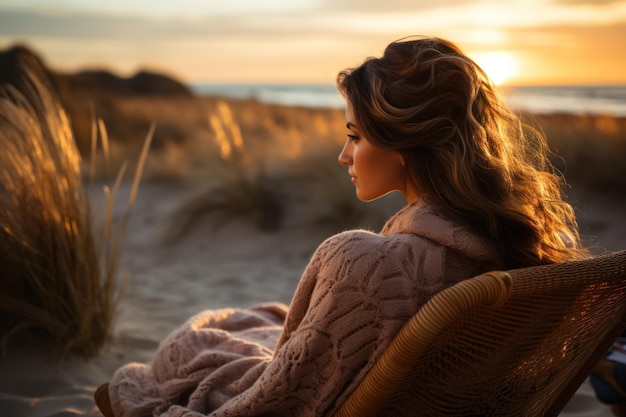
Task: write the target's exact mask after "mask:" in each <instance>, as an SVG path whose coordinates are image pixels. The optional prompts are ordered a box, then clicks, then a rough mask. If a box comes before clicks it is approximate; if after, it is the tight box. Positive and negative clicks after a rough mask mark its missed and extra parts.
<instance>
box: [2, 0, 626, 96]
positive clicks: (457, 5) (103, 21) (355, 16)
mask: <svg viewBox="0 0 626 417" xmlns="http://www.w3.org/2000/svg"><path fill="white" fill-rule="evenodd" d="M411 35H427V36H438V37H442V38H445V39H448V40H451V41H452V42H454V43H456V44H457V45H459V46H460V47H461V48H462V49H463V50H464V51H465V52H466V53H467V54H468V55H469V56H470V57H472V58H473V59H474V60H476V61H477V62H478V63H479V64H480V65H481V66H482V67H483V68H484V69H485V70H486V71H487V73H488V74H489V75H490V76H491V77H492V79H493V80H494V81H495V82H496V83H499V84H500V83H501V84H505V85H506V84H509V85H578V84H626V0H486V1H482V0H0V49H6V48H9V47H11V46H13V45H15V44H18V43H19V44H22V45H26V46H28V47H30V48H31V49H33V50H34V51H35V52H37V53H39V54H40V55H41V56H42V58H43V59H44V61H45V62H46V64H48V65H49V66H50V67H52V68H53V69H55V70H58V71H64V72H73V71H78V70H83V69H106V70H110V71H113V72H115V73H117V74H119V75H121V76H130V75H132V74H133V73H134V72H136V71H138V70H151V71H159V72H164V73H166V74H169V75H171V76H174V77H176V78H178V79H180V80H181V81H184V82H187V83H201V82H206V83H325V84H332V83H334V80H335V76H336V74H337V72H338V71H340V70H342V69H344V68H347V67H353V66H356V65H359V64H360V63H361V62H362V61H363V59H365V58H366V57H368V56H379V55H380V54H381V53H382V51H383V50H384V47H385V46H386V45H387V44H388V43H389V42H391V41H393V40H396V39H399V38H402V37H406V36H411Z"/></svg>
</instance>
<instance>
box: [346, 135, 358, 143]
mask: <svg viewBox="0 0 626 417" xmlns="http://www.w3.org/2000/svg"><path fill="white" fill-rule="evenodd" d="M347 136H348V140H351V141H353V142H356V141H357V140H359V137H358V136H357V135H350V134H348V135H347Z"/></svg>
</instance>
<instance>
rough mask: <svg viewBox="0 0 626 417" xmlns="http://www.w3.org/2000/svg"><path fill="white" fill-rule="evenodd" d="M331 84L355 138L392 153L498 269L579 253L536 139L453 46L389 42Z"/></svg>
mask: <svg viewBox="0 0 626 417" xmlns="http://www.w3.org/2000/svg"><path fill="white" fill-rule="evenodd" d="M337 85H338V88H339V90H340V92H341V93H342V94H343V95H344V97H345V98H346V99H347V100H348V101H350V103H351V104H352V106H353V108H354V114H355V118H356V121H357V123H358V126H359V129H360V130H361V132H363V135H364V136H365V137H367V138H368V140H369V141H370V142H372V144H374V145H375V146H379V147H381V148H387V149H394V150H397V151H399V152H400V153H401V154H402V156H403V157H404V160H405V162H406V166H407V168H408V175H409V181H411V184H412V185H413V186H414V187H415V189H416V190H418V191H419V192H420V193H423V194H424V195H425V198H428V199H429V201H431V202H432V203H434V204H436V205H438V206H439V207H440V208H441V209H442V210H443V211H444V212H445V213H446V215H448V216H449V217H450V218H452V219H456V220H457V221H460V222H462V223H464V224H467V225H468V226H470V227H471V228H473V229H474V230H475V231H476V232H478V233H480V234H482V235H486V236H487V237H489V238H490V239H491V240H492V241H493V242H494V243H495V244H496V245H497V246H498V247H499V250H500V253H501V257H502V259H503V261H504V263H505V266H506V267H509V268H516V267H522V266H528V265H538V264H546V263H553V262H561V261H565V260H568V259H572V258H579V257H581V256H584V255H586V251H584V250H583V249H582V247H581V243H580V237H579V234H578V226H577V224H576V220H575V217H574V212H573V209H572V207H571V206H570V205H569V204H567V203H566V202H565V201H564V199H563V196H562V194H561V186H562V185H563V179H562V177H561V176H560V175H557V173H556V172H555V170H554V168H553V167H552V165H551V164H550V162H549V160H548V157H547V155H548V149H547V145H546V140H545V138H544V137H543V135H542V134H540V132H538V131H537V130H535V129H532V128H531V127H529V126H527V125H525V124H523V123H522V122H521V121H520V120H519V118H518V117H517V116H516V115H515V114H514V113H513V112H512V111H511V110H510V109H509V108H508V107H507V106H506V105H505V103H504V101H503V100H502V98H501V97H500V95H499V94H498V92H497V90H496V89H495V88H494V87H493V85H492V84H491V82H490V81H489V79H488V77H487V75H486V74H485V73H484V72H483V70H482V69H481V68H480V67H479V66H478V65H477V64H476V63H475V62H473V61H472V60H471V59H470V58H468V57H467V56H466V55H465V54H464V53H463V52H462V51H461V50H460V49H459V48H458V47H457V46H455V45H454V44H452V43H450V42H448V41H445V40H442V39H438V38H411V39H402V40H399V41H396V42H392V43H391V44H390V45H388V46H387V48H386V49H385V52H384V54H383V56H382V57H380V58H368V59H366V60H365V62H364V63H363V64H362V65H360V66H359V67H357V68H353V69H347V70H344V71H342V72H340V73H339V75H338V77H337Z"/></svg>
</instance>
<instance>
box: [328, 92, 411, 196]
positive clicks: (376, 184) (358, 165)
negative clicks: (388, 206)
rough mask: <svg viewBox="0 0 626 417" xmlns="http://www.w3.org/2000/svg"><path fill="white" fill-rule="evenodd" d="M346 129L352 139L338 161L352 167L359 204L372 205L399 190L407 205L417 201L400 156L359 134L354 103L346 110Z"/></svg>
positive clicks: (352, 176) (348, 141)
mask: <svg viewBox="0 0 626 417" xmlns="http://www.w3.org/2000/svg"><path fill="white" fill-rule="evenodd" d="M346 128H347V129H348V132H347V136H348V138H347V140H346V143H345V145H344V146H343V149H342V151H341V153H340V154H339V158H338V160H339V163H340V164H342V165H346V166H347V167H348V174H349V175H350V177H351V180H352V184H354V186H355V187H356V195H357V197H358V198H359V200H361V201H372V200H375V199H377V198H379V197H382V196H383V195H385V194H387V193H389V192H391V191H394V190H398V191H400V192H401V193H402V194H403V195H404V198H405V199H406V200H407V201H409V202H410V201H413V200H414V199H415V197H416V196H415V193H414V192H413V191H412V189H410V187H407V175H406V169H405V167H404V163H403V160H402V156H401V154H400V152H398V151H394V150H391V149H383V148H379V147H376V146H374V145H372V144H371V143H370V141H369V140H368V139H367V138H366V137H365V136H363V134H362V133H361V131H360V130H359V126H358V125H357V123H356V120H355V118H354V109H353V108H352V105H351V104H350V102H347V106H346Z"/></svg>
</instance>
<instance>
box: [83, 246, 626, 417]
mask: <svg viewBox="0 0 626 417" xmlns="http://www.w3.org/2000/svg"><path fill="white" fill-rule="evenodd" d="M625 328H626V251H622V252H617V253H614V254H609V255H604V256H601V257H597V258H593V259H588V260H583V261H574V262H567V263H562V264H554V265H545V266H538V267H530V268H523V269H517V270H512V271H508V272H490V273H487V274H483V275H480V276H478V277H476V278H472V279H469V280H466V281H463V282H461V283H459V284H457V285H455V286H453V287H451V288H448V289H447V290H444V291H442V292H440V293H439V294H437V295H436V296H435V297H433V298H432V299H431V300H430V301H429V302H428V303H427V304H426V305H425V306H424V307H423V308H422V309H420V311H419V312H418V313H417V314H416V315H415V316H414V317H413V318H411V319H410V320H409V322H407V324H406V325H405V326H404V327H403V328H402V330H401V331H400V332H399V333H398V335H397V336H396V338H395V339H394V340H393V342H392V344H391V346H390V347H389V348H388V349H387V350H386V351H385V352H384V354H383V355H382V356H381V357H380V358H379V360H378V361H377V362H376V363H375V364H374V366H373V368H372V369H371V370H370V372H369V373H368V374H367V376H366V377H365V379H364V380H363V381H362V382H361V384H360V385H359V386H358V387H357V389H356V390H355V391H354V392H353V393H351V394H350V395H349V396H348V398H347V400H346V401H345V402H344V403H343V405H342V407H341V408H340V410H339V411H338V413H337V414H336V415H335V417H366V416H428V417H437V416H446V417H447V416H465V417H469V416H524V417H531V416H557V415H558V414H559V412H560V411H561V410H562V408H563V407H564V406H565V405H566V404H567V402H568V401H569V400H570V398H571V397H572V395H573V394H574V393H575V391H576V390H577V389H578V387H579V386H580V385H581V384H582V383H583V382H584V380H585V378H586V377H587V376H588V375H589V373H590V372H591V370H592V368H593V366H594V365H595V364H596V363H597V362H598V360H599V359H600V358H601V356H602V355H603V354H604V353H605V352H606V350H607V349H608V348H609V346H610V345H611V344H612V343H613V341H614V340H615V338H616V337H617V336H618V335H619V334H620V333H621V332H622V330H624V329H625ZM95 399H96V404H98V406H99V408H100V410H101V411H102V412H103V414H104V415H105V416H107V417H114V416H113V414H112V413H111V411H110V405H109V398H108V390H107V387H106V384H105V385H103V386H101V387H100V388H99V389H98V390H97V391H96V395H95Z"/></svg>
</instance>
